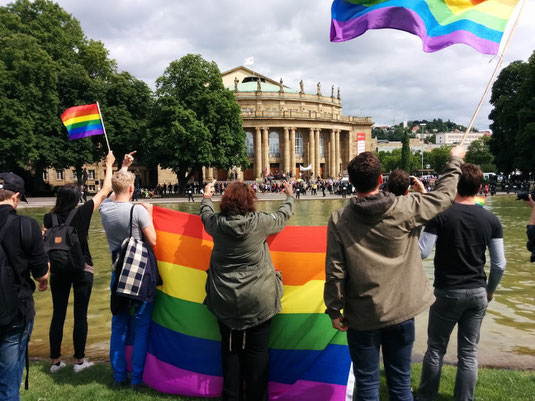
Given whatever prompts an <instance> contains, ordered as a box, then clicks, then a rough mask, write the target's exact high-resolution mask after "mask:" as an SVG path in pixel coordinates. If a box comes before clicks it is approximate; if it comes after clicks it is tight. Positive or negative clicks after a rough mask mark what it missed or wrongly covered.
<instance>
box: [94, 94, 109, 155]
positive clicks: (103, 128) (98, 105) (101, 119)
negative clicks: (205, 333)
mask: <svg viewBox="0 0 535 401" xmlns="http://www.w3.org/2000/svg"><path fill="white" fill-rule="evenodd" d="M97 108H98V115H99V116H100V121H102V130H103V131H104V138H106V145H108V152H111V148H110V142H109V141H108V135H107V134H106V127H105V126H104V119H103V118H102V113H101V112H100V104H98V102H97Z"/></svg>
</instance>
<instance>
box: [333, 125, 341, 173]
mask: <svg viewBox="0 0 535 401" xmlns="http://www.w3.org/2000/svg"><path fill="white" fill-rule="evenodd" d="M334 161H335V163H336V166H335V167H334V173H335V174H336V176H337V177H338V176H340V130H339V129H337V130H336V134H335V155H334Z"/></svg>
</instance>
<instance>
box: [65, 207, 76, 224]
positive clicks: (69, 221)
mask: <svg viewBox="0 0 535 401" xmlns="http://www.w3.org/2000/svg"><path fill="white" fill-rule="evenodd" d="M77 211H78V209H77V208H74V209H72V210H71V211H70V212H69V215H68V216H67V220H65V225H66V226H70V225H71V221H72V219H73V218H74V215H75V214H76V212H77Z"/></svg>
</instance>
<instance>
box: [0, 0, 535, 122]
mask: <svg viewBox="0 0 535 401" xmlns="http://www.w3.org/2000/svg"><path fill="white" fill-rule="evenodd" d="M331 3H332V2H331V0H316V1H310V0H292V1H287V0H270V1H259V0H250V1H243V0H218V1H214V0H181V1H171V0H152V1H150V2H148V1H142V0H114V1H108V0H106V1H105V0H93V1H91V2H86V1H77V0H59V4H60V5H61V6H62V7H63V8H64V9H65V10H67V11H68V12H69V13H71V14H72V15H73V16H74V17H76V18H77V19H78V20H79V21H80V22H81V25H82V28H83V29H84V32H85V33H86V35H87V36H88V37H89V38H92V39H97V40H101V41H102V42H103V43H104V44H105V46H106V47H107V48H108V49H109V50H110V54H111V57H113V58H115V59H116V60H117V63H118V66H119V68H120V69H121V70H126V71H129V72H130V73H132V74H133V75H135V76H136V77H138V78H140V79H143V80H144V81H146V82H147V83H148V84H149V85H151V86H152V87H153V86H154V82H155V80H156V78H158V77H159V76H160V75H161V74H162V73H163V71H164V69H165V68H166V67H167V65H168V64H169V63H170V62H171V61H173V60H176V59H179V58H180V57H182V56H184V55H185V54H187V53H198V54H201V55H202V56H203V57H204V58H206V59H208V60H214V61H215V62H216V63H217V64H218V65H219V67H220V69H221V70H222V71H224V70H228V69H231V68H233V67H236V66H238V65H241V64H242V63H243V60H244V59H245V58H246V57H249V56H254V58H255V65H254V66H253V69H254V70H255V71H258V72H260V73H262V74H265V75H268V76H270V77H272V78H274V79H276V80H278V79H279V78H281V77H282V78H283V80H284V82H285V84H286V85H289V86H291V87H293V88H298V87H299V84H298V83H299V81H300V80H301V79H302V80H303V81H304V83H305V90H306V91H309V92H315V90H316V83H317V82H318V81H321V82H322V89H323V92H324V94H325V93H329V92H330V87H331V85H336V86H340V87H341V91H342V100H343V105H344V114H348V115H369V116H371V118H372V120H373V121H378V122H387V123H391V122H400V121H402V120H405V119H408V120H413V119H432V118H442V119H451V120H452V121H455V122H457V123H460V124H465V125H467V124H468V123H469V121H470V119H471V117H472V114H473V112H474V110H475V108H476V106H477V104H478V102H479V99H480V97H481V95H482V93H483V91H484V89H485V87H486V85H487V82H488V80H489V79H490V76H491V74H492V70H493V68H494V66H495V63H496V61H497V58H495V59H493V58H492V57H491V56H486V55H481V54H479V53H478V52H476V51H475V50H473V49H472V48H470V47H468V46H465V45H455V46H452V47H450V48H447V49H444V50H442V51H439V52H436V53H431V54H428V53H424V52H423V51H422V44H421V41H420V39H419V38H418V37H416V36H413V35H410V34H407V33H404V32H400V31H393V30H380V31H369V32H367V33H365V34H364V35H363V36H361V37H359V38H357V39H354V40H352V41H349V42H345V43H330V42H329V29H330V7H331ZM5 4H7V1H5V0H0V5H5ZM533 20H535V2H533V1H529V2H527V4H526V6H525V10H524V13H523V15H522V16H521V19H520V23H519V28H518V31H517V33H516V34H515V37H514V38H513V41H512V43H511V46H510V49H509V52H508V54H507V56H506V58H505V62H504V66H505V65H507V64H508V63H510V62H511V61H514V60H527V58H528V57H529V56H530V55H531V54H532V53H533V51H534V50H535V26H534V25H533V24H532V23H531V21H533ZM489 61H490V62H489ZM490 110H491V106H490V105H489V104H488V100H487V101H485V103H484V106H483V108H482V110H481V113H480V115H479V118H478V119H477V120H476V124H475V126H476V127H477V128H479V129H486V128H488V125H489V123H490V122H489V120H488V114H489V112H490Z"/></svg>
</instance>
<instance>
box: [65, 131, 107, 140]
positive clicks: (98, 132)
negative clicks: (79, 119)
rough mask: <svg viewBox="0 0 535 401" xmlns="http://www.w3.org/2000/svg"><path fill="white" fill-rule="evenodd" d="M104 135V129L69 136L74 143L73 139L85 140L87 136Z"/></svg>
mask: <svg viewBox="0 0 535 401" xmlns="http://www.w3.org/2000/svg"><path fill="white" fill-rule="evenodd" d="M103 133H104V130H103V129H102V128H99V129H92V130H89V131H85V132H79V133H77V134H73V135H69V140H71V141H72V140H73V139H80V138H85V137H87V136H93V135H102V134H103Z"/></svg>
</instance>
